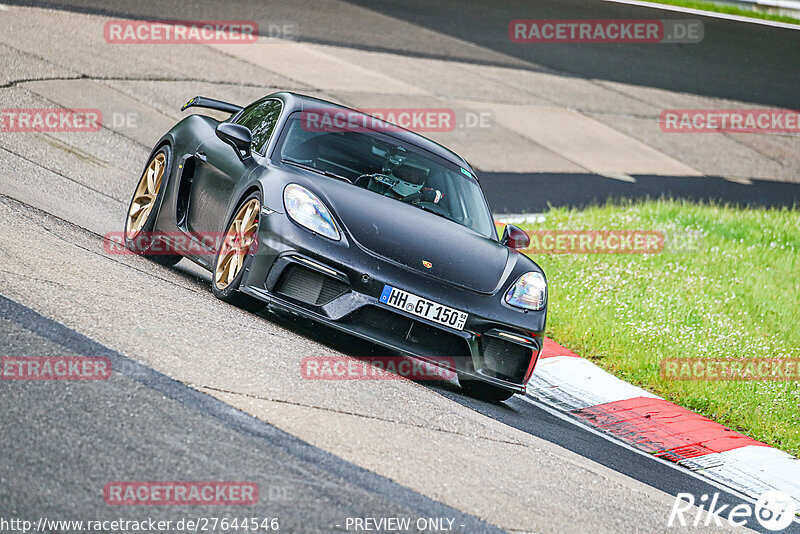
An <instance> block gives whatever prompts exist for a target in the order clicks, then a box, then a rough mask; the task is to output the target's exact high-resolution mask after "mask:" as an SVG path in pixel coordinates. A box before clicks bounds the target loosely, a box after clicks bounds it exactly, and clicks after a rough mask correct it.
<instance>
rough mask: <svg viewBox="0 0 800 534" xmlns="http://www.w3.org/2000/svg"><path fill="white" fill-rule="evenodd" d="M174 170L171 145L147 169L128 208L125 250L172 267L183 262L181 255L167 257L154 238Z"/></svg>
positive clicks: (161, 245)
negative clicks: (166, 189) (167, 182)
mask: <svg viewBox="0 0 800 534" xmlns="http://www.w3.org/2000/svg"><path fill="white" fill-rule="evenodd" d="M171 170H172V149H171V148H170V146H169V145H164V146H163V147H161V148H160V149H159V150H158V151H157V152H156V153H155V154H153V157H152V158H150V161H148V162H147V165H146V166H145V168H144V172H143V173H142V177H141V178H140V179H139V183H138V184H137V185H136V189H135V190H134V192H133V196H132V197H131V203H130V204H129V205H128V214H127V216H126V217H125V231H124V234H123V235H124V239H125V247H126V248H128V249H129V250H132V251H133V252H135V253H136V254H139V255H141V256H145V257H147V258H148V259H150V260H152V261H154V262H155V263H158V264H159V265H164V266H166V267H171V266H173V265H175V264H176V263H178V262H179V261H181V257H182V256H181V255H180V254H164V253H163V252H159V250H165V249H166V247H165V246H164V245H165V243H164V242H163V241H161V240H159V239H156V238H154V237H153V229H154V227H155V224H156V217H157V215H158V211H157V210H156V207H157V206H159V205H160V203H161V199H162V198H163V196H164V189H165V188H166V185H165V183H166V181H167V180H168V179H169V175H170V172H171Z"/></svg>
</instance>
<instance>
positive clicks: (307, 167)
mask: <svg viewBox="0 0 800 534" xmlns="http://www.w3.org/2000/svg"><path fill="white" fill-rule="evenodd" d="M281 163H288V164H289V165H292V166H294V167H299V168H301V169H305V170H307V171H311V172H315V173H317V174H321V175H323V176H328V177H330V178H337V179H339V180H344V181H345V182H347V183H348V184H352V183H353V182H352V181H351V180H350V179H349V178H346V177H344V176H342V175H339V174H336V173H335V172H331V171H325V170H322V169H317V168H316V167H313V166H311V165H306V164H305V163H301V162H299V161H296V160H293V159H289V158H282V159H281Z"/></svg>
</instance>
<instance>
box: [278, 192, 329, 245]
mask: <svg viewBox="0 0 800 534" xmlns="http://www.w3.org/2000/svg"><path fill="white" fill-rule="evenodd" d="M283 203H284V205H285V206H286V213H288V214H289V217H291V219H292V220H293V221H294V222H296V223H297V224H299V225H300V226H304V227H305V228H308V229H309V230H311V231H312V232H316V233H318V234H319V235H322V236H325V237H327V238H329V239H334V240H338V239H339V230H338V229H337V228H336V223H335V222H333V217H331V213H330V212H329V211H328V208H326V207H325V204H323V203H322V201H321V200H320V199H318V198H317V196H316V195H315V194H314V193H312V192H311V191H309V190H308V189H306V188H305V187H301V186H299V185H297V184H289V185H287V186H286V189H284V190H283Z"/></svg>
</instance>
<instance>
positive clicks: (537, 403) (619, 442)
mask: <svg viewBox="0 0 800 534" xmlns="http://www.w3.org/2000/svg"><path fill="white" fill-rule="evenodd" d="M519 398H520V399H522V400H523V401H525V402H527V403H529V404H533V405H534V406H536V407H537V408H540V409H542V410H544V411H545V412H547V413H549V414H550V415H552V416H554V417H557V418H559V419H561V420H562V421H566V422H568V423H570V424H572V425H574V426H577V427H578V428H581V429H582V430H586V431H588V432H591V433H592V434H595V435H596V436H600V437H601V438H603V439H605V440H606V441H609V442H611V443H613V444H614V445H618V446H621V447H623V448H625V449H627V450H629V451H632V452H635V453H636V454H639V455H640V456H644V457H646V458H650V459H651V460H655V461H656V462H659V463H661V464H663V465H666V466H669V467H670V468H672V469H674V470H676V471H679V472H680V473H682V474H686V475H690V476H692V477H694V478H696V479H697V480H699V481H702V482H705V483H707V484H709V485H711V486H714V487H715V488H717V489H719V490H722V491H725V492H727V493H730V494H732V495H735V496H736V497H739V498H740V499H743V500H745V501H747V502H749V503H751V504H755V502H756V500H755V499H753V498H752V497H749V496H747V495H745V494H744V493H741V492H740V491H739V490H737V489H734V488H730V487H728V486H725V485H723V484H720V483H718V482H717V481H715V480H711V479H708V478H706V477H703V476H700V475H698V474H697V473H695V472H694V471H692V470H690V469H686V468H685V467H681V466H679V465H678V464H676V463H674V462H668V461H667V460H664V459H663V458H659V457H658V456H653V455H652V454H648V453H646V452H644V451H643V450H640V449H637V448H636V447H633V446H632V445H630V444H628V443H625V442H624V441H622V440H619V439H617V438H615V437H613V436H610V435H608V434H606V433H604V432H601V431H600V430H597V429H596V428H594V427H591V426H589V425H586V424H585V423H582V422H581V421H579V420H577V419H575V418H574V417H570V416H569V415H567V414H566V413H564V412H563V411H561V410H558V409H557V408H553V407H552V406H550V405H548V404H545V403H543V402H541V401H539V400H536V399H533V398H531V397H529V396H527V395H520V396H519ZM576 454H578V453H576ZM593 461H594V460H593ZM597 463H599V462H597ZM601 465H602V464H601ZM604 467H605V466H604ZM608 469H611V468H610V467H609V468H608ZM612 470H613V471H615V472H616V473H619V471H617V470H616V469H612ZM619 474H622V473H619ZM624 476H627V477H629V478H633V477H631V476H630V475H624ZM643 484H644V482H643ZM649 485H650V484H648V486H649ZM659 491H662V492H664V493H667V492H665V491H663V490H659ZM798 522H800V520H799V521H798Z"/></svg>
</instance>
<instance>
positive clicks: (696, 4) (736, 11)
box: [644, 0, 800, 24]
mask: <svg viewBox="0 0 800 534" xmlns="http://www.w3.org/2000/svg"><path fill="white" fill-rule="evenodd" d="M644 1H645V2H652V3H654V4H667V5H670V6H679V7H688V8H691V9H700V10H702V11H713V12H714V13H727V14H728V15H739V16H740V17H750V18H753V19H762V20H772V21H775V22H787V23H789V24H800V19H797V18H794V17H790V16H788V15H777V14H774V13H766V12H764V11H756V10H753V9H745V8H741V7H736V6H733V5H725V4H717V3H714V2H702V1H695V0H644Z"/></svg>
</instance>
